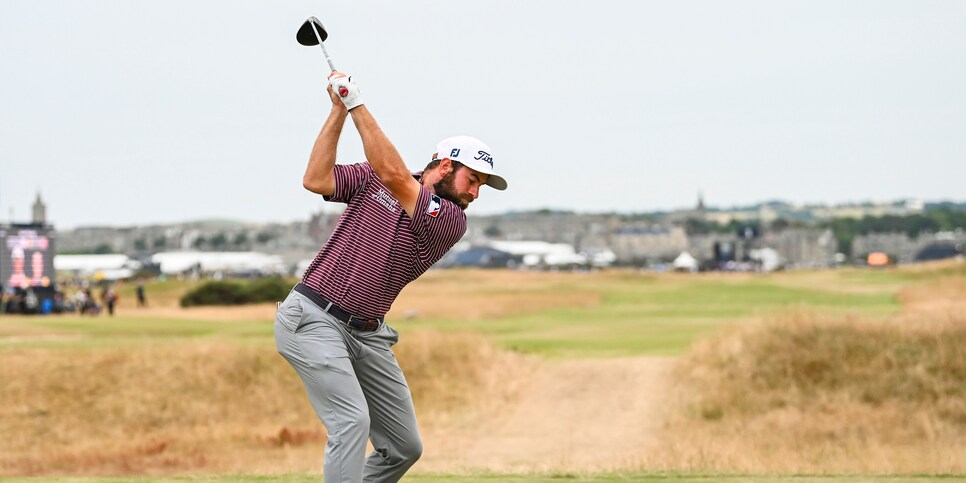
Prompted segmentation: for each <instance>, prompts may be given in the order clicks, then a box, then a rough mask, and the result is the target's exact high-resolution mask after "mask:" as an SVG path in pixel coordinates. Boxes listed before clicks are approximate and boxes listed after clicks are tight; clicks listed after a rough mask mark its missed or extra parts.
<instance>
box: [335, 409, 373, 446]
mask: <svg viewBox="0 0 966 483" xmlns="http://www.w3.org/2000/svg"><path fill="white" fill-rule="evenodd" d="M340 432H341V433H342V434H343V436H344V437H355V438H360V437H361V438H362V439H363V440H366V439H368V438H369V414H368V413H364V412H358V413H352V414H347V415H345V417H344V418H343V421H342V424H341V431H340Z"/></svg>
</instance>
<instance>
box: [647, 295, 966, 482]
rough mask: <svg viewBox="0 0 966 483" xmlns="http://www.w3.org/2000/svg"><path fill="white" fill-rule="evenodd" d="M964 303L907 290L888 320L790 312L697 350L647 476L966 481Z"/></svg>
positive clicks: (687, 361) (960, 298) (683, 370)
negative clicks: (942, 476) (925, 475)
mask: <svg viewBox="0 0 966 483" xmlns="http://www.w3.org/2000/svg"><path fill="white" fill-rule="evenodd" d="M964 295H966V278H962V277H950V278H945V279H940V280H936V281H933V282H930V283H928V284H925V285H919V286H911V287H906V288H904V289H902V290H901V291H900V292H899V297H900V300H901V301H902V303H903V312H902V314H900V315H898V316H895V317H893V318H890V319H887V320H870V319H864V318H857V317H847V318H838V319H832V318H824V317H819V316H816V315H812V314H808V313H793V314H786V315H784V316H781V317H777V318H775V319H772V320H769V321H765V322H761V323H754V324H745V325H742V326H740V327H735V328H733V329H732V330H730V331H726V332H722V333H719V335H717V336H715V337H713V338H710V339H709V340H706V341H704V342H702V343H700V344H697V345H696V346H695V347H694V348H693V350H692V351H691V352H690V353H689V354H688V356H687V357H685V358H684V359H683V360H682V361H681V364H680V366H679V369H678V372H677V378H678V379H679V380H680V385H679V389H680V390H679V391H678V393H677V395H676V401H677V405H678V406H677V408H676V409H675V410H673V411H671V413H670V415H669V419H668V421H669V422H668V424H667V427H666V428H665V430H664V440H665V445H664V447H663V448H664V449H663V450H662V451H659V452H656V453H654V454H652V455H650V456H649V458H647V460H648V463H646V466H648V467H651V468H654V467H668V468H686V469H699V470H707V471H747V472H901V473H912V472H930V473H936V472H959V473H962V472H966V310H964V308H966V296H964Z"/></svg>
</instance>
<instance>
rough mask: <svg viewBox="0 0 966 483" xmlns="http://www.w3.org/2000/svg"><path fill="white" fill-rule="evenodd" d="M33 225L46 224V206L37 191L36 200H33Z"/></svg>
mask: <svg viewBox="0 0 966 483" xmlns="http://www.w3.org/2000/svg"><path fill="white" fill-rule="evenodd" d="M33 224H34V225H46V224H47V207H46V206H45V205H44V202H43V200H41V199H40V192H37V201H34V218H33Z"/></svg>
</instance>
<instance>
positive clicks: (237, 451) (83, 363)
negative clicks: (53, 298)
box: [0, 332, 522, 476]
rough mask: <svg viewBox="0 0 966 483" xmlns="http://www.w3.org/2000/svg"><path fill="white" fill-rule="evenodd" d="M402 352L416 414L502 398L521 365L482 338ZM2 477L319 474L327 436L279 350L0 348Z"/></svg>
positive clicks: (429, 343)
mask: <svg viewBox="0 0 966 483" xmlns="http://www.w3.org/2000/svg"><path fill="white" fill-rule="evenodd" d="M407 342H408V344H406V345H404V346H402V347H403V349H402V350H399V351H397V355H398V357H399V359H400V361H401V364H402V365H403V367H404V369H405V370H406V371H407V378H408V380H409V381H410V384H411V385H412V386H413V390H414V396H415V398H416V404H417V407H418V408H419V410H420V411H421V412H428V413H434V414H435V413H438V414H446V413H448V412H450V411H453V410H455V409H456V408H459V407H462V406H465V405H466V404H467V402H468V401H469V400H470V399H477V398H478V399H480V400H487V398H499V397H501V394H502V390H500V388H499V387H497V386H498V385H497V384H496V379H495V375H496V374H505V373H506V370H507V368H509V367H518V366H521V365H522V362H519V361H511V360H510V359H512V358H514V357H515V356H513V355H509V354H505V353H501V352H499V351H497V350H496V349H494V348H493V346H491V345H490V344H489V343H488V342H487V341H485V340H482V339H480V338H479V337H477V336H469V335H459V334H438V333H429V332H425V333H420V334H413V335H412V336H410V337H409V338H408V340H407ZM0 380H3V381H4V390H3V395H2V397H0V427H2V428H3V437H2V438H0V475H8V476H9V475H52V474H71V475H78V474H99V475H104V474H170V473H183V472H185V471H190V472H236V471H245V472H252V471H256V472H259V471H260V472H265V471H267V472H272V471H318V469H319V466H320V461H321V454H322V445H323V443H324V430H323V428H322V426H321V424H320V423H319V422H318V419H317V418H316V417H315V415H314V413H313V412H312V410H311V408H310V407H309V404H308V402H307V398H306V396H305V394H304V391H303V389H302V386H301V383H300V382H299V381H298V379H297V377H296V376H295V373H294V372H293V371H292V370H291V368H290V367H288V366H287V364H286V363H285V362H284V360H283V359H282V358H281V357H280V356H278V354H276V353H275V352H274V350H273V348H270V347H265V346H261V345H258V346H245V345H229V344H224V343H222V344H219V345H212V344H202V343H184V344H174V345H163V346H162V345H159V346H151V347H146V348H140V349H137V350H132V349H107V350H104V349H98V350H90V349H88V350H73V349H60V350H51V349H24V350H10V351H3V352H0Z"/></svg>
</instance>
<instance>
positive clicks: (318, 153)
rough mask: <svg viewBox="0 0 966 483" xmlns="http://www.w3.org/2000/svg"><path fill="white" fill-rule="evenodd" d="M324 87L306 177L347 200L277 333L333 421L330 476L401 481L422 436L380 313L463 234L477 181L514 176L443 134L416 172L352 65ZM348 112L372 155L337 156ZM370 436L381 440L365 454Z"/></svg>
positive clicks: (283, 310) (278, 317) (487, 154)
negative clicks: (324, 114)
mask: <svg viewBox="0 0 966 483" xmlns="http://www.w3.org/2000/svg"><path fill="white" fill-rule="evenodd" d="M328 92H329V97H330V98H331V100H332V110H331V112H330V113H329V117H328V119H327V120H326V121H325V124H324V125H323V126H322V132H320V133H319V136H318V138H317V139H316V141H315V146H314V147H313V148H312V154H311V155H310V157H309V164H308V167H307V168H306V170H305V177H304V178H303V180H302V182H303V185H304V186H305V188H306V189H308V190H309V191H312V192H313V193H318V194H320V195H322V196H323V197H324V198H325V200H327V201H333V202H338V203H345V204H346V209H345V212H344V214H343V215H342V218H341V219H340V220H339V224H338V225H337V226H336V228H335V230H334V231H333V232H332V236H331V237H330V238H329V240H328V241H327V242H326V244H325V246H323V247H322V250H321V251H319V254H318V255H317V256H316V257H315V260H314V261H313V262H312V264H311V265H309V267H308V269H307V270H306V272H305V275H304V276H303V277H302V281H301V282H300V283H298V284H297V285H296V286H295V288H294V289H293V290H292V292H291V293H290V294H289V295H288V297H287V298H286V299H285V301H284V302H282V303H281V304H280V305H279V308H278V312H277V313H276V314H275V343H276V345H277V347H278V352H279V353H280V354H281V355H282V356H283V357H284V358H285V359H286V360H287V361H288V362H289V364H291V365H292V367H293V368H294V369H295V372H297V373H298V375H299V377H300V378H301V379H302V383H303V384H304V385H305V390H306V391H307V392H308V396H309V401H310V402H311V403H312V407H313V408H314V409H315V412H316V414H318V416H319V418H320V419H321V420H322V424H324V425H325V428H326V429H327V430H328V443H327V444H326V447H325V466H324V473H325V481H326V482H327V483H331V482H361V481H366V482H390V481H398V480H399V479H400V478H402V476H403V474H404V473H405V472H406V470H408V469H409V468H410V467H411V466H412V465H413V463H415V462H416V460H417V459H418V458H419V456H420V454H421V453H422V450H423V446H422V440H421V439H420V436H419V430H418V428H417V427H416V413H415V411H414V409H413V400H412V396H411V394H410V392H409V386H408V384H406V378H405V377H404V376H403V372H402V369H400V367H399V364H398V363H397V362H396V359H395V357H394V356H393V353H392V350H391V347H392V346H393V345H394V344H395V343H396V342H397V341H398V340H399V334H398V333H397V332H396V331H395V330H394V329H393V328H392V327H390V326H389V325H388V324H387V323H386V321H385V319H384V316H385V314H386V312H387V311H389V307H390V306H391V305H392V303H393V301H394V300H395V299H396V296H397V295H398V294H399V292H400V290H402V288H403V287H404V286H406V284H408V283H409V282H411V281H413V280H415V279H416V278H417V277H419V276H420V275H421V274H422V273H423V272H425V271H426V270H427V269H429V267H430V266H432V265H433V263H436V261H437V260H439V259H440V258H442V257H443V255H444V254H446V252H447V251H449V249H450V248H451V247H452V246H453V245H454V244H455V243H456V242H457V241H459V239H460V238H461V237H462V236H463V233H465V231H466V215H465V214H464V213H463V210H465V209H466V207H467V206H469V204H470V203H471V202H472V201H473V200H475V199H476V198H477V197H478V196H479V190H480V188H481V187H482V186H483V185H489V186H491V187H493V188H496V189H498V190H504V189H506V186H507V184H506V181H505V180H504V179H503V178H502V177H500V176H499V175H497V174H496V172H495V171H494V170H493V155H492V151H490V148H489V147H487V146H486V145H485V144H483V143H482V142H480V141H479V140H477V139H474V138H471V137H468V136H457V137H452V138H448V139H444V140H443V141H441V142H440V143H439V144H438V145H437V147H436V153H435V154H434V155H433V157H432V161H431V162H430V163H429V164H428V165H427V166H426V169H425V170H424V171H422V172H418V173H410V172H409V170H408V169H406V165H405V164H404V163H403V161H402V159H401V158H400V156H399V153H398V152H397V151H396V148H395V147H394V146H393V145H392V143H391V142H390V141H389V139H388V138H387V137H386V135H385V134H384V133H383V132H382V130H380V129H379V126H378V124H376V121H375V119H374V118H373V117H372V114H370V113H369V111H368V110H367V109H366V106H365V105H364V104H363V101H362V98H361V96H360V95H359V88H358V87H357V86H356V84H355V83H354V82H353V81H352V79H351V78H350V77H348V76H346V75H345V74H342V73H340V72H333V73H332V75H331V76H330V77H329V87H328ZM350 115H351V116H352V122H353V123H354V124H355V126H356V130H358V131H359V135H360V136H361V137H362V144H363V147H364V149H365V155H366V159H367V161H368V162H366V163H360V164H353V165H337V164H335V158H336V145H337V143H338V141H339V136H340V134H341V132H342V126H343V125H344V124H345V120H346V117H347V116H350ZM367 440H369V441H372V446H373V448H374V451H373V452H372V453H370V454H369V456H368V457H366V455H365V451H366V441H367Z"/></svg>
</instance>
